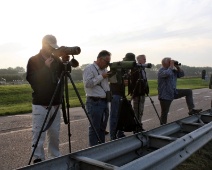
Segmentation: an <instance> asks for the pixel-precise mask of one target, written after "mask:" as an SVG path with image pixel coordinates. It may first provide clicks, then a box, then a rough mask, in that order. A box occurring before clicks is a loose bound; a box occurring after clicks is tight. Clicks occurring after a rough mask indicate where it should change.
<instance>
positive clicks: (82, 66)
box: [80, 64, 89, 70]
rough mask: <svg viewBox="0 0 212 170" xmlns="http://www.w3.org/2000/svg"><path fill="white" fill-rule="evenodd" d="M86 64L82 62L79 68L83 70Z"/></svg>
mask: <svg viewBox="0 0 212 170" xmlns="http://www.w3.org/2000/svg"><path fill="white" fill-rule="evenodd" d="M87 65H89V64H83V65H81V67H80V69H82V70H84V69H85V67H86V66H87Z"/></svg>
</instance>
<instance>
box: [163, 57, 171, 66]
mask: <svg viewBox="0 0 212 170" xmlns="http://www.w3.org/2000/svg"><path fill="white" fill-rule="evenodd" d="M170 61H171V58H170V57H165V58H163V59H162V61H161V64H162V66H163V67H165V68H168V67H169V65H170Z"/></svg>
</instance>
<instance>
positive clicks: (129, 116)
mask: <svg viewBox="0 0 212 170" xmlns="http://www.w3.org/2000/svg"><path fill="white" fill-rule="evenodd" d="M124 79H125V76H123V77H122V83H121V88H122V95H121V98H120V101H119V106H118V107H119V109H118V123H117V127H116V132H115V134H117V131H118V130H121V131H124V132H132V131H133V132H137V131H141V129H142V125H141V123H140V122H139V120H138V118H137V117H136V116H135V113H134V110H133V108H132V105H131V102H130V100H128V99H127V98H126V96H125V84H124Z"/></svg>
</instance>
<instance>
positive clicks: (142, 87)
mask: <svg viewBox="0 0 212 170" xmlns="http://www.w3.org/2000/svg"><path fill="white" fill-rule="evenodd" d="M137 71H138V74H139V78H138V80H137V81H136V85H135V88H134V90H133V95H132V96H134V94H135V90H136V89H138V94H139V96H138V105H137V109H138V112H139V110H140V108H139V107H140V96H141V95H140V94H144V96H145V94H146V95H147V96H148V97H149V99H150V101H151V103H152V106H153V108H154V110H155V112H156V114H157V116H158V119H159V121H160V116H159V114H158V112H157V109H156V107H155V105H154V101H153V100H152V98H151V97H150V96H149V87H148V84H147V80H144V77H143V74H142V72H143V73H144V74H145V75H146V73H145V71H144V69H143V68H142V67H139V68H138V70H137ZM142 83H143V84H142ZM142 90H143V91H142ZM160 122H161V121H160Z"/></svg>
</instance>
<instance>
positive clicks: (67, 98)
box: [64, 72, 71, 153]
mask: <svg viewBox="0 0 212 170" xmlns="http://www.w3.org/2000/svg"><path fill="white" fill-rule="evenodd" d="M67 73H68V72H66V74H65V82H64V85H65V97H66V106H67V123H68V144H69V152H70V153H71V130H70V129H71V127H70V115H69V108H70V104H69V95H68V79H67Z"/></svg>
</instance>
